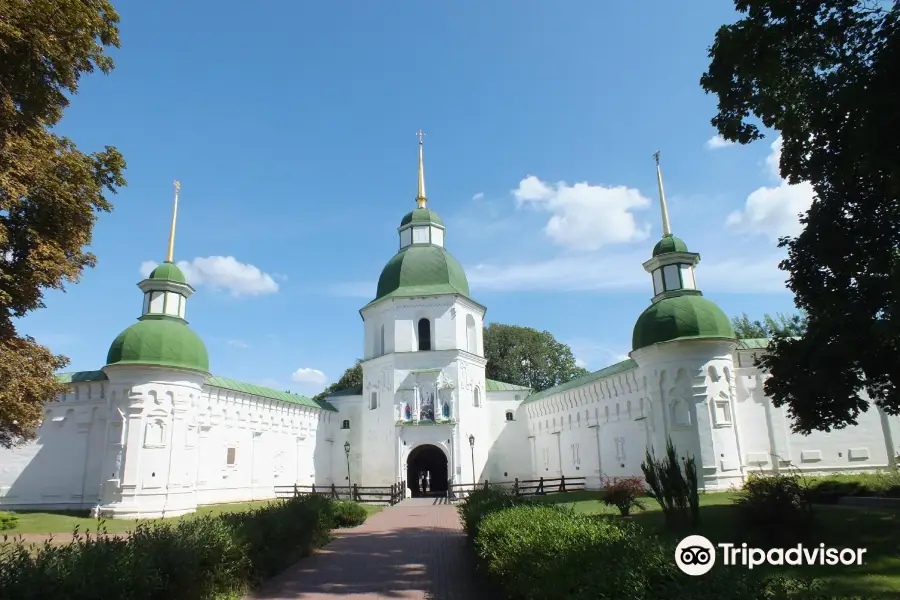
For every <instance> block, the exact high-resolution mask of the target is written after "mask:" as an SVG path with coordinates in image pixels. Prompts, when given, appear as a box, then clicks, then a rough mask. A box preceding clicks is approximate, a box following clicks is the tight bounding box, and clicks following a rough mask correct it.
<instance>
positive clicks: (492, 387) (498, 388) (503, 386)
mask: <svg viewBox="0 0 900 600" xmlns="http://www.w3.org/2000/svg"><path fill="white" fill-rule="evenodd" d="M484 383H485V387H487V391H489V392H514V391H520V390H521V391H526V392H530V391H531V388H530V387H525V386H524V385H516V384H514V383H506V382H505V381H497V380H496V379H485V380H484Z"/></svg>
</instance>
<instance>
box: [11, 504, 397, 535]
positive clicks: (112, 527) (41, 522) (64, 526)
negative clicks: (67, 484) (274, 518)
mask: <svg viewBox="0 0 900 600" xmlns="http://www.w3.org/2000/svg"><path fill="white" fill-rule="evenodd" d="M269 502H272V501H271V500H261V501H258V502H237V503H234V504H213V505H209V506H201V507H199V508H198V509H197V512H196V513H191V514H189V515H185V516H184V517H171V518H168V519H159V520H164V521H176V520H178V519H190V518H193V517H196V516H199V515H218V514H222V513H229V512H241V511H245V510H249V509H251V508H257V507H260V506H264V505H265V504H267V503H269ZM363 508H365V509H366V512H367V513H368V514H369V515H370V516H371V515H373V514H375V513H376V512H378V511H380V510H381V509H382V508H384V507H382V506H375V505H371V504H363ZM12 512H15V514H17V515H18V516H19V526H18V527H16V528H15V529H9V530H6V531H0V541H2V535H8V536H10V537H12V536H15V535H17V534H20V533H22V534H43V535H49V534H54V536H55V537H56V538H57V539H61V541H63V540H65V539H67V538H68V536H69V535H70V534H71V533H72V531H73V530H74V529H75V527H78V528H79V531H81V532H82V533H83V532H85V531H91V532H96V531H97V528H98V521H97V519H92V518H90V517H89V516H87V515H88V512H87V511H61V512H31V511H12ZM137 523H138V521H136V520H132V519H107V520H105V521H103V526H104V527H105V528H106V531H107V532H109V533H126V532H128V531H131V530H132V529H134V526H135V525H136V524H137Z"/></svg>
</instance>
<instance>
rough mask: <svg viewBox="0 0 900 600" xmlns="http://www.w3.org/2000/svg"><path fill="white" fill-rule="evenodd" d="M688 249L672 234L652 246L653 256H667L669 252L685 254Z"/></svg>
mask: <svg viewBox="0 0 900 600" xmlns="http://www.w3.org/2000/svg"><path fill="white" fill-rule="evenodd" d="M687 251H688V247H687V244H685V243H684V242H683V241H681V239H680V238H677V237H675V236H674V235H672V234H669V235H666V236H663V239H661V240H659V241H658V242H656V245H655V246H653V256H659V255H660V254H669V253H670V252H687Z"/></svg>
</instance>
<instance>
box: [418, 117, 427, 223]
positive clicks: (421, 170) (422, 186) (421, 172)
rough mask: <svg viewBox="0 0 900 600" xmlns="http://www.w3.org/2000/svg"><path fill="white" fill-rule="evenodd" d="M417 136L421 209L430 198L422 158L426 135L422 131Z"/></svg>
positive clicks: (419, 202)
mask: <svg viewBox="0 0 900 600" xmlns="http://www.w3.org/2000/svg"><path fill="white" fill-rule="evenodd" d="M416 135H417V136H418V137H419V195H418V196H416V204H418V205H419V208H425V204H426V203H427V202H428V198H427V197H426V196H425V160H424V158H423V157H422V138H423V137H425V133H424V132H423V131H422V130H421V129H420V130H419V131H417V132H416Z"/></svg>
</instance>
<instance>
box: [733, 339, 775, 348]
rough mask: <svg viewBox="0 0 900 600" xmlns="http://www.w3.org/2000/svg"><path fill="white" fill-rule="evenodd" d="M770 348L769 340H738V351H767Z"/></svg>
mask: <svg viewBox="0 0 900 600" xmlns="http://www.w3.org/2000/svg"><path fill="white" fill-rule="evenodd" d="M768 347H769V340H768V339H766V338H748V339H746V340H738V345H737V349H738V350H765V349H766V348H768Z"/></svg>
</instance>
